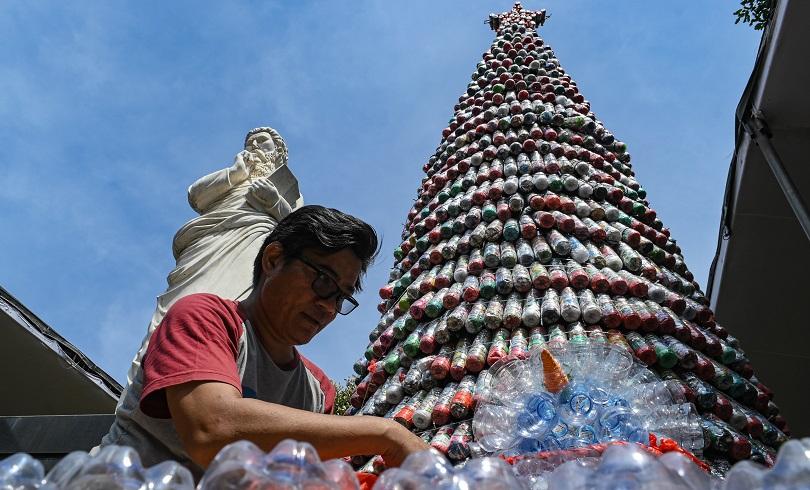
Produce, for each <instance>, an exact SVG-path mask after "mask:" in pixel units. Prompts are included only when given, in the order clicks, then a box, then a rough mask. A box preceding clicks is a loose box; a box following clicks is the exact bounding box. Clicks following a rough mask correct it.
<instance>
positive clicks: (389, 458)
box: [380, 419, 430, 468]
mask: <svg viewBox="0 0 810 490" xmlns="http://www.w3.org/2000/svg"><path fill="white" fill-rule="evenodd" d="M382 420H384V421H385V422H387V423H388V424H389V426H390V427H388V428H387V429H386V431H385V438H386V439H387V440H388V447H387V449H386V450H385V451H383V452H382V454H381V455H380V456H382V457H383V459H384V460H385V465H386V466H388V467H389V468H392V467H396V466H399V465H401V464H402V462H403V461H405V458H407V457H408V456H409V455H411V454H413V453H418V452H420V451H427V450H428V449H430V446H429V445H428V444H426V443H425V441H423V440H422V438H421V437H419V436H417V435H415V434H414V433H412V432H411V431H409V430H408V429H406V428H405V427H403V426H401V425H399V424H398V423H396V422H394V421H393V420H391V419H382Z"/></svg>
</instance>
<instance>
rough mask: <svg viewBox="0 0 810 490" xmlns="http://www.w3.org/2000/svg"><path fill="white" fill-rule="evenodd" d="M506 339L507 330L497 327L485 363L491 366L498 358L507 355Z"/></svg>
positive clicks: (507, 335)
mask: <svg viewBox="0 0 810 490" xmlns="http://www.w3.org/2000/svg"><path fill="white" fill-rule="evenodd" d="M508 339H509V331H508V330H506V329H505V328H499V329H498V330H496V331H495V334H494V335H493V337H492V345H491V346H490V348H489V352H488V353H487V365H488V366H492V365H493V364H495V363H496V362H497V361H498V360H499V359H501V358H503V357H506V356H507V355H508V351H507V350H508Z"/></svg>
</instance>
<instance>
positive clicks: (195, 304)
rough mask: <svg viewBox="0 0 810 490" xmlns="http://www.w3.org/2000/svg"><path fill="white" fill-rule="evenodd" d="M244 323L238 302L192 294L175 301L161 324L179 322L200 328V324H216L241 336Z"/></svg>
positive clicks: (214, 296)
mask: <svg viewBox="0 0 810 490" xmlns="http://www.w3.org/2000/svg"><path fill="white" fill-rule="evenodd" d="M244 321H245V317H244V314H243V312H242V311H241V310H240V308H239V302H237V301H234V300H230V299H225V298H221V297H219V296H217V295H215V294H211V293H194V294H189V295H187V296H183V297H182V298H180V299H179V300H177V302H175V303H174V304H173V305H172V306H171V307H170V308H169V311H168V312H167V313H166V316H165V317H164V319H163V322H161V323H162V324H163V323H166V324H174V323H177V322H181V323H191V324H196V325H197V326H202V325H199V324H200V323H217V324H222V325H224V326H225V327H226V328H227V329H228V330H234V331H237V332H238V334H241V332H242V325H243V324H244Z"/></svg>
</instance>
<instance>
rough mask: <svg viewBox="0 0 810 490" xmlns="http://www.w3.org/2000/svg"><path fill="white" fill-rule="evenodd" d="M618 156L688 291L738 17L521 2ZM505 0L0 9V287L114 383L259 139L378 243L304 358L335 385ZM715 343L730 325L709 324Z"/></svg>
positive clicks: (712, 179)
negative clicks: (205, 219) (677, 256)
mask: <svg viewBox="0 0 810 490" xmlns="http://www.w3.org/2000/svg"><path fill="white" fill-rule="evenodd" d="M524 6H525V7H527V8H533V9H539V8H546V9H548V11H549V13H551V15H552V17H551V19H550V20H549V21H548V23H547V24H546V26H545V27H543V28H541V30H540V33H541V36H542V37H543V38H544V39H545V40H546V42H547V43H548V44H550V45H551V46H552V47H553V48H554V49H555V51H556V53H557V55H558V57H559V59H560V61H561V63H562V66H563V67H564V68H565V69H566V70H567V71H568V73H570V74H571V75H572V77H573V78H574V80H575V81H576V82H577V83H578V85H579V88H580V90H581V92H582V93H583V94H584V95H585V97H586V98H588V99H589V100H590V101H591V103H592V109H593V110H594V112H595V113H596V115H597V116H598V117H599V118H600V119H601V120H602V121H603V122H604V123H605V125H606V126H607V128H608V129H610V130H611V131H612V132H613V133H614V134H615V135H616V136H617V137H618V138H619V139H622V140H624V141H625V142H627V143H628V145H629V150H630V152H631V154H632V155H633V164H634V168H635V171H636V174H637V177H638V179H639V181H640V182H641V183H642V185H644V186H645V187H646V188H647V190H648V193H649V199H650V202H651V204H652V206H653V208H654V209H656V211H658V214H659V216H660V217H661V218H662V219H663V221H664V223H665V224H666V225H667V226H668V227H669V228H670V229H671V230H672V232H673V236H674V237H675V238H676V239H677V240H678V242H679V243H680V245H681V247H682V248H683V250H684V255H685V257H686V262H687V264H688V265H689V267H690V268H691V270H692V271H693V272H694V274H695V276H696V277H697V278H698V280H699V282H700V284H701V285H702V286H705V282H706V275H707V272H708V267H709V264H710V263H711V259H712V256H713V254H714V250H715V246H716V239H717V229H718V223H719V216H720V208H721V201H722V197H723V191H724V185H725V179H726V173H727V170H728V164H729V161H730V158H731V153H732V151H733V148H734V140H733V112H734V109H735V107H736V104H737V102H738V100H739V98H740V94H741V92H742V89H743V87H744V85H745V82H746V81H747V79H748V76H749V74H750V72H751V68H752V66H753V62H754V59H755V56H756V49H757V46H758V43H759V32H756V31H754V30H753V29H751V28H749V27H747V26H741V25H734V18H733V16H732V11H733V10H735V9H736V8H737V2H735V1H730V2H701V3H700V4H699V5H698V4H697V2H683V1H664V0H660V1H656V2H650V1H639V0H632V1H631V0H623V1H620V2H596V1H580V0H567V1H561V0H548V1H545V2H539V1H526V2H524ZM510 7H511V2H508V1H490V2H482V1H472V2H471V1H448V0H443V1H441V2H435V1H434V2H424V1H411V2H400V3H398V4H396V5H395V4H393V3H392V2H383V1H376V2H370V1H353V2H347V1H346V2H336V1H323V2H303V1H300V2H299V1H296V2H285V3H282V2H270V1H262V2H259V1H256V2H199V1H193V2H192V1H172V2H157V1H152V2H136V3H132V2H106V1H104V2H102V1H95V2H93V1H83V2H27V1H9V0H7V1H4V2H2V3H0V33H2V34H0V181H2V186H0V207H2V213H1V214H0V223H2V230H3V231H2V233H0V250H2V253H0V285H2V286H3V287H5V288H6V289H8V290H9V291H10V292H11V293H12V294H14V295H15V296H16V297H17V298H19V299H20V300H21V301H23V303H25V304H26V306H28V307H29V308H30V309H31V310H33V311H34V312H36V314H38V315H39V316H40V317H41V318H42V319H43V320H45V321H46V322H47V323H48V324H50V325H51V326H52V327H54V328H55V329H56V330H57V331H58V332H60V333H61V334H62V335H63V336H65V337H66V338H67V339H68V340H70V341H71V342H73V343H74V344H76V345H77V346H78V347H79V348H80V349H81V350H83V351H84V352H85V353H86V354H87V355H88V356H90V358H91V359H93V360H94V361H95V362H96V363H97V364H99V365H100V366H101V367H103V368H104V369H105V370H107V371H108V372H109V373H110V374H111V375H113V376H114V377H115V378H116V379H118V380H119V381H122V380H123V379H124V377H125V373H126V369H127V367H128V365H129V361H130V359H131V358H132V355H133V354H134V353H135V351H136V350H137V347H138V345H139V343H140V339H141V338H142V336H143V333H144V331H145V329H146V326H147V324H148V322H149V319H150V317H151V315H152V311H153V309H154V298H155V296H156V295H157V294H159V293H160V292H162V291H163V290H164V289H165V284H166V283H165V277H166V275H167V274H168V272H169V271H170V270H171V269H172V268H173V266H174V261H173V258H172V255H171V239H172V237H173V235H174V233H175V232H176V230H177V229H178V228H179V227H180V226H181V225H182V224H183V223H184V222H185V221H187V220H188V219H189V218H191V217H192V216H193V214H194V212H193V211H192V210H191V208H189V206H188V203H187V201H186V188H187V187H188V185H189V184H190V183H191V182H193V181H194V180H195V179H197V178H198V177H200V176H202V175H204V174H206V173H208V172H211V171H214V170H218V169H220V168H223V167H225V166H228V165H230V163H231V161H232V159H233V156H234V155H235V154H236V152H237V151H239V149H240V147H241V143H242V139H243V138H244V135H245V133H246V132H247V130H249V129H251V128H252V127H255V126H262V125H271V126H273V127H275V128H277V129H278V130H279V131H280V132H281V134H282V135H283V136H284V138H285V139H286V141H287V144H288V146H289V149H290V167H291V169H292V170H293V172H294V173H295V174H296V176H297V177H298V179H299V182H300V187H301V190H302V192H303V194H304V197H305V199H306V201H307V203H311V204H315V203H317V204H324V205H327V206H331V207H337V208H339V209H342V210H344V211H347V212H350V213H353V214H356V215H357V216H359V217H361V218H363V219H365V220H366V221H368V222H369V223H371V224H372V225H373V226H374V227H375V228H376V229H377V230H378V231H379V232H380V234H381V235H382V236H383V238H384V240H383V247H382V249H383V253H382V255H381V258H380V259H379V260H378V261H377V264H376V265H375V266H374V267H373V268H372V269H371V270H370V272H369V275H368V278H367V280H366V292H364V293H363V294H362V295H361V296H360V297H359V299H360V301H361V307H360V308H359V309H358V310H357V311H356V312H355V313H353V314H352V315H350V316H349V317H345V318H338V320H336V321H335V322H334V323H333V324H332V325H331V326H330V327H329V328H328V329H327V330H326V331H324V333H322V334H321V335H320V336H319V337H318V338H316V339H315V341H313V343H311V345H309V346H306V347H305V348H304V352H305V353H306V354H307V355H309V356H310V357H311V358H312V359H313V360H314V361H315V362H317V363H318V364H320V365H321V366H322V367H323V368H324V369H325V370H326V372H327V374H329V375H330V376H332V377H333V378H335V379H342V378H345V377H346V376H347V375H349V373H350V371H351V365H352V363H353V361H354V360H355V359H356V358H357V357H358V356H359V355H360V354H361V353H362V352H363V350H364V348H365V346H366V339H367V333H368V331H369V330H370V329H371V328H372V327H373V326H374V325H375V324H376V322H377V320H378V318H379V314H378V313H377V311H376V307H375V306H376V304H377V301H378V298H377V294H376V291H377V289H378V288H379V287H380V286H381V285H382V284H383V283H384V282H385V280H386V278H387V275H388V274H387V270H388V268H389V267H390V266H391V264H392V261H393V259H392V258H391V251H392V250H393V248H394V247H395V246H396V245H397V244H398V243H399V235H400V232H401V226H402V223H403V221H404V218H405V216H406V214H407V212H408V210H409V209H410V206H411V202H412V201H413V199H414V198H415V196H416V189H417V187H418V184H419V183H420V179H421V177H422V175H423V174H422V171H421V167H422V164H423V163H424V162H425V161H426V159H427V158H428V157H429V156H430V154H431V152H432V151H433V150H434V149H435V147H436V145H437V144H438V143H439V140H440V136H441V134H440V133H441V129H442V128H443V127H444V126H445V123H446V122H447V120H448V118H449V117H450V115H451V111H452V107H453V105H454V104H455V103H456V101H457V98H458V96H459V95H460V94H461V92H462V90H464V89H465V88H466V84H467V82H468V81H469V76H470V74H471V73H472V71H473V68H474V67H475V64H476V63H477V62H478V61H479V60H480V59H481V53H483V52H484V51H485V50H486V49H487V47H488V46H489V44H490V42H491V40H492V37H493V33H492V32H491V31H490V30H489V28H488V27H487V26H486V25H485V24H484V23H483V20H484V19H485V18H486V15H487V14H488V13H489V12H490V11H502V10H508V9H509V8H510ZM728 327H729V328H730V329H731V331H732V332H733V326H728Z"/></svg>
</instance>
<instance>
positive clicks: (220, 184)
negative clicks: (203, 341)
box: [127, 127, 304, 383]
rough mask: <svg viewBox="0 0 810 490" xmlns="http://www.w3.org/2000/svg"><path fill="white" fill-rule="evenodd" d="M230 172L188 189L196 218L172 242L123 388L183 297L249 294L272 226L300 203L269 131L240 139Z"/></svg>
mask: <svg viewBox="0 0 810 490" xmlns="http://www.w3.org/2000/svg"><path fill="white" fill-rule="evenodd" d="M244 148H245V149H244V150H243V151H240V152H239V153H238V154H237V155H236V157H235V158H234V162H233V165H231V166H230V167H228V168H224V169H222V170H219V171H217V172H214V173H211V174H208V175H206V176H205V177H201V178H200V179H198V180H197V181H196V182H194V183H193V184H191V186H190V187H189V188H188V202H189V204H191V207H192V208H194V210H195V211H197V212H198V213H199V214H200V216H198V217H196V218H194V219H192V220H191V221H189V222H188V223H186V224H185V225H184V226H183V227H182V228H180V230H178V231H177V234H175V236H174V242H173V244H172V251H173V253H174V258H175V260H176V261H177V266H176V267H175V269H174V270H173V271H172V272H171V273H170V274H169V276H168V278H167V281H168V283H169V287H168V288H167V289H166V292H164V293H163V294H161V295H160V296H158V298H157V308H155V313H154V315H152V321H151V322H150V323H149V330H148V331H147V333H146V336H145V337H144V339H143V342H142V343H141V348H140V349H139V350H138V353H137V354H136V355H135V359H134V360H133V361H132V366H130V369H129V372H128V373H127V382H128V383H129V382H131V381H132V379H133V378H134V376H135V373H136V372H137V369H138V366H139V365H140V361H141V358H142V357H143V355H144V353H145V352H146V348H147V346H148V345H149V337H150V336H151V335H152V332H154V330H155V328H157V326H158V325H159V324H160V321H161V320H162V319H163V316H164V315H165V314H166V311H168V309H169V307H170V306H171V305H172V304H174V303H175V302H176V301H177V300H178V299H180V298H182V297H183V296H186V295H189V294H193V293H212V294H216V295H217V296H220V297H223V298H228V299H242V298H246V297H247V296H248V295H249V294H250V292H251V290H252V289H253V286H252V281H253V262H254V260H255V259H256V255H257V254H258V253H259V248H260V247H261V245H262V243H263V242H264V239H265V238H267V235H268V234H269V233H270V232H271V231H272V230H273V228H274V227H275V225H276V224H277V223H278V221H279V220H281V219H282V218H284V217H285V216H287V215H288V214H290V212H292V211H293V210H294V209H297V208H299V207H301V206H303V204H304V200H303V197H301V195H300V194H299V192H298V182H297V181H296V179H295V177H294V176H293V175H292V173H291V172H290V171H289V169H288V167H287V145H286V144H285V143H284V140H283V139H282V138H281V135H279V134H278V132H277V131H276V130H275V129H272V128H267V127H263V128H256V129H253V130H251V131H250V132H248V134H247V136H246V137H245V146H244Z"/></svg>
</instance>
